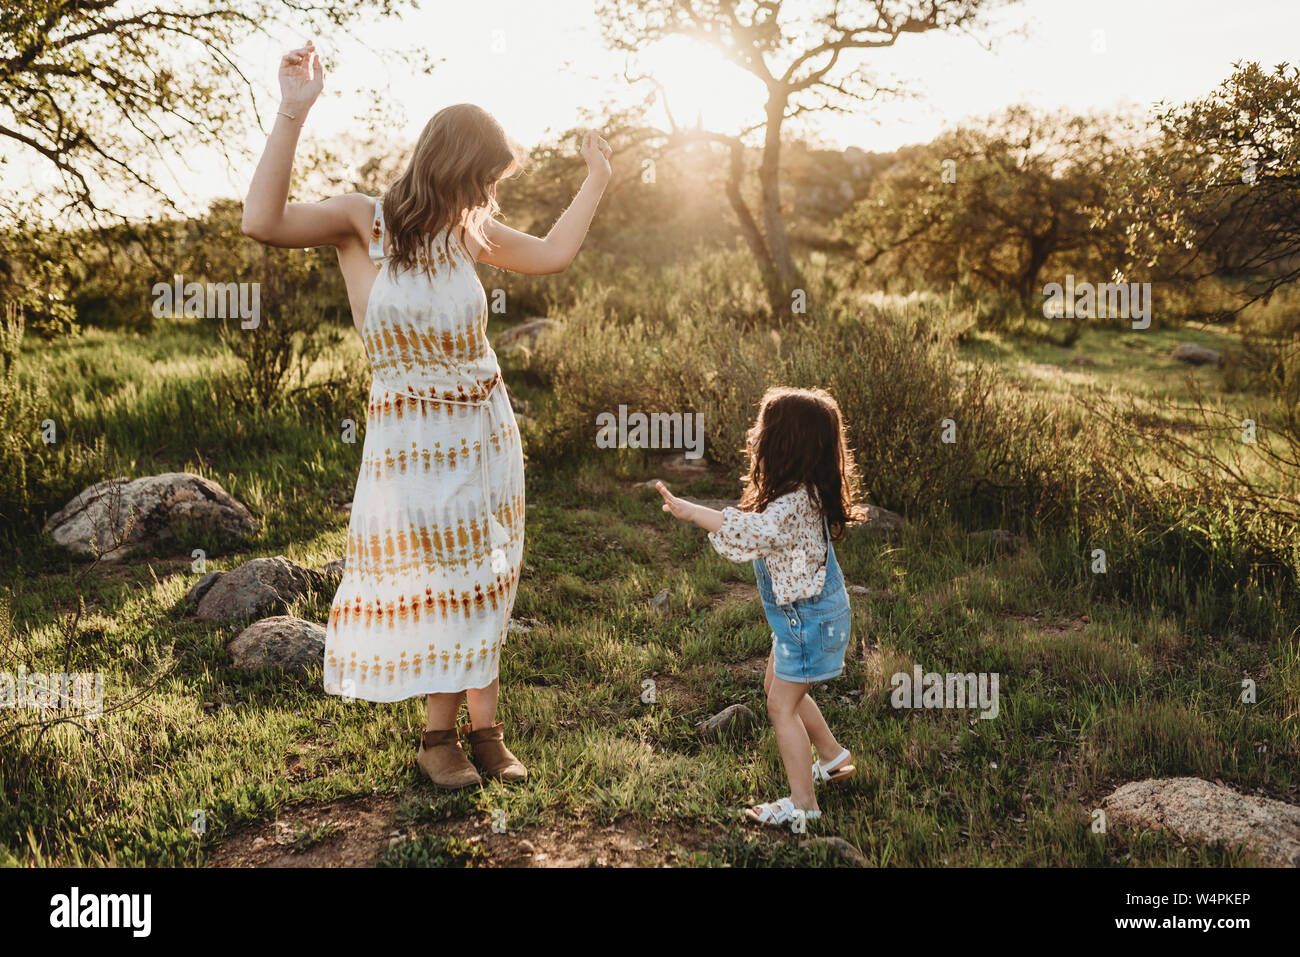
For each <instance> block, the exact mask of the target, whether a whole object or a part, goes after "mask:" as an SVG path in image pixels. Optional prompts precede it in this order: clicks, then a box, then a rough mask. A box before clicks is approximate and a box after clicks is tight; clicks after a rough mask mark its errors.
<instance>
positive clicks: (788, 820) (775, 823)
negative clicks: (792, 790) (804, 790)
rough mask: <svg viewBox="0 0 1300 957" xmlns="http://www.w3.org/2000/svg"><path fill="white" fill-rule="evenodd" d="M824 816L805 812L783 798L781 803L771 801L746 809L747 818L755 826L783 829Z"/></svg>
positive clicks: (819, 812)
mask: <svg viewBox="0 0 1300 957" xmlns="http://www.w3.org/2000/svg"><path fill="white" fill-rule="evenodd" d="M821 816H822V812H821V811H804V810H801V809H800V808H797V807H795V806H794V801H792V800H790V799H789V798H788V797H783V798H781V800H779V801H769V802H768V803H766V804H754V805H751V806H750V807H747V808H745V817H747V818H749V819H750V820H751V821H753V822H754V823H755V824H766V825H768V826H770V827H781V826H783V825H786V824H790V825H791V826H792V827H793V826H794V825H795V824H797V823H798V822H799V821H801V820H802V821H805V822H806V821H815V820H817V819H818V818H819V817H821Z"/></svg>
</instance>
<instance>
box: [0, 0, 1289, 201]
mask: <svg viewBox="0 0 1300 957" xmlns="http://www.w3.org/2000/svg"><path fill="white" fill-rule="evenodd" d="M789 2H791V3H795V2H797V0H789ZM421 5H422V9H421V10H419V11H412V12H408V13H405V14H404V15H403V17H402V19H401V21H400V22H397V21H393V22H388V23H377V24H374V25H371V26H368V27H365V28H363V29H362V30H361V31H360V33H361V38H362V43H358V42H356V41H354V40H351V39H348V38H346V37H342V36H340V37H330V36H318V37H315V38H314V39H315V40H316V43H317V46H318V48H319V49H320V50H321V51H322V53H323V54H324V56H325V60H326V66H327V71H328V74H327V78H326V95H325V97H324V98H323V100H322V102H321V103H319V104H318V105H317V108H316V109H315V110H314V111H313V113H312V116H311V119H310V121H309V125H308V127H307V130H306V131H305V134H304V135H305V137H306V138H308V139H312V140H315V141H320V142H327V141H329V139H330V138H331V137H336V136H339V135H341V134H345V133H346V132H348V131H349V130H350V129H355V128H356V123H357V121H356V118H357V117H358V116H360V115H362V114H364V113H366V112H367V111H368V110H371V109H373V108H374V107H375V106H376V105H378V106H380V107H381V108H382V109H384V110H386V111H388V112H390V113H392V114H393V115H394V116H395V119H394V121H393V123H392V125H391V130H392V135H393V137H394V140H395V141H397V142H401V141H407V140H410V139H413V138H414V136H415V135H416V134H417V133H418V131H419V129H420V127H421V126H423V124H424V122H425V121H426V120H427V118H428V117H429V116H430V115H431V114H432V113H433V112H434V111H435V110H437V109H438V108H440V107H441V106H444V105H446V104H448V103H455V102H461V101H472V102H476V103H478V104H480V105H482V106H483V107H485V108H487V109H488V110H490V111H491V112H493V113H494V114H495V115H496V116H497V117H498V118H499V119H500V120H501V122H502V124H503V125H504V126H505V128H506V130H507V132H509V133H510V135H511V136H513V137H514V138H515V139H516V140H518V141H520V142H521V143H523V144H524V145H526V146H528V145H533V144H535V143H536V142H538V141H539V140H540V139H542V138H543V137H545V136H546V134H547V132H548V131H549V130H559V129H565V128H567V127H569V126H571V125H573V124H574V123H575V122H577V120H578V117H579V115H580V113H581V111H582V110H583V109H584V108H587V109H596V108H599V107H600V106H601V104H602V103H604V102H606V101H608V100H610V99H615V100H618V99H628V98H631V97H632V96H633V95H637V96H639V95H640V92H641V91H637V93H636V94H633V93H631V92H630V91H629V90H628V88H627V85H626V83H625V82H624V81H623V80H622V73H623V68H624V61H623V56H622V55H621V54H614V53H611V52H610V51H608V50H606V49H605V48H604V46H603V44H602V42H601V38H600V32H599V29H598V26H597V24H596V21H595V17H594V14H593V7H594V3H593V2H592V0H474V2H456V3H447V2H438V0H423V2H422V4H421ZM1016 31H1023V32H1016ZM1297 37H1300V0H1234V2H1229V3H1225V2H1223V0H1086V2H1084V0H1022V2H1021V3H1019V4H1017V5H1014V6H1012V7H1010V8H1009V9H1007V10H1006V11H1005V12H1003V13H1002V14H1001V15H1000V16H999V18H998V22H997V24H996V26H995V28H994V29H993V30H991V31H989V32H988V33H987V34H983V35H981V37H980V39H981V40H984V41H991V42H992V43H993V44H994V49H993V50H992V51H991V52H990V51H989V50H986V49H984V48H983V47H982V46H981V44H980V42H979V41H978V40H977V39H976V38H973V37H969V36H961V35H952V36H946V35H939V34H929V35H920V36H909V37H904V38H903V39H902V40H901V41H900V42H899V43H898V44H897V45H896V46H895V47H893V48H891V49H887V50H881V51H871V52H870V53H869V54H868V55H869V56H870V60H869V61H867V62H869V63H870V65H871V67H872V68H873V70H875V71H876V72H877V73H879V74H881V75H883V76H884V77H886V78H891V77H892V78H895V79H897V80H900V81H903V82H904V83H905V85H906V86H907V87H908V88H909V89H912V90H915V91H916V93H918V94H919V99H917V98H910V99H908V100H906V101H903V102H895V103H878V104H872V105H870V106H869V107H867V108H866V109H865V110H864V112H863V113H862V114H860V115H857V116H823V117H819V118H818V121H817V122H818V124H819V128H818V130H817V132H818V134H819V135H820V136H821V137H822V138H823V139H825V140H826V141H828V142H829V143H833V144H835V145H838V146H850V145H856V146H861V147H863V148H866V149H874V150H882V149H892V148H894V147H897V146H900V145H902V144H904V143H909V142H918V141H924V140H927V139H929V138H931V137H933V136H934V135H935V134H936V133H937V132H938V131H939V130H940V129H941V128H942V127H944V126H945V125H948V124H951V123H953V122H955V121H958V120H961V119H962V118H964V117H968V116H971V115H983V114H987V113H990V112H994V111H996V110H998V109H1000V108H1001V107H1003V106H1005V105H1007V104H1010V103H1016V102H1029V103H1032V104H1035V105H1038V106H1042V107H1048V108H1056V107H1067V108H1071V109H1075V110H1091V109H1111V108H1115V107H1123V106H1136V107H1139V108H1145V107H1146V106H1148V105H1149V104H1151V103H1152V102H1154V101H1156V100H1160V99H1162V98H1163V99H1169V100H1177V101H1181V100H1185V99H1189V98H1193V97H1197V96H1200V95H1203V94H1204V93H1206V92H1208V91H1209V90H1210V89H1211V88H1212V87H1213V86H1215V85H1216V84H1217V83H1218V82H1219V81H1220V80H1222V79H1223V78H1224V77H1225V76H1227V75H1228V73H1229V72H1230V71H1231V64H1232V62H1233V61H1234V60H1237V59H1256V60H1260V61H1262V62H1263V63H1265V64H1268V65H1272V64H1275V63H1279V62H1282V61H1284V60H1287V59H1288V58H1291V59H1292V60H1294V58H1295V56H1296V48H1295V46H1294V44H1295V40H1296V38H1297ZM305 39H306V37H305V36H303V35H296V36H286V37H277V38H274V39H272V40H268V39H267V38H263V37H258V38H255V39H252V40H250V41H249V42H247V43H245V44H244V45H243V46H242V47H240V48H239V49H238V50H237V51H234V53H235V56H236V57H237V59H238V60H239V61H240V62H242V63H243V64H244V66H245V70H246V72H247V73H248V74H249V76H250V77H252V78H253V79H254V80H255V81H260V82H261V83H262V84H263V85H264V87H265V89H266V90H267V97H266V99H265V100H264V101H263V109H262V114H263V116H264V118H265V120H266V121H268V122H269V119H270V117H271V115H272V114H273V112H274V104H275V102H276V94H275V92H274V91H275V90H276V80H275V68H276V64H277V60H278V56H279V54H280V53H281V52H283V51H284V50H285V49H288V48H289V47H291V46H294V45H296V44H298V43H300V42H302V41H303V40H305ZM415 42H419V43H424V44H427V50H428V52H429V53H430V54H431V55H432V56H433V57H434V58H435V59H442V60H443V61H444V62H442V63H441V64H440V65H439V66H438V67H437V69H436V70H435V71H434V73H433V74H432V75H429V76H423V75H420V76H411V75H410V74H409V73H407V72H406V71H405V70H404V69H403V68H402V64H401V62H400V61H398V60H395V59H393V58H392V57H386V56H385V51H386V50H390V49H400V48H404V47H408V46H409V45H410V44H412V43H415ZM640 65H641V66H642V67H643V68H645V67H648V68H649V69H650V70H651V71H652V72H653V73H654V74H655V75H656V76H657V77H658V78H659V79H660V80H661V81H662V82H663V83H664V84H665V85H666V87H667V88H668V90H669V93H670V96H671V98H672V100H673V102H674V104H675V105H674V112H675V113H676V114H677V115H678V118H679V120H691V121H693V120H694V119H695V117H696V115H697V114H701V115H702V116H703V118H704V120H705V122H706V123H707V124H709V125H710V126H716V127H719V128H730V129H738V128H740V127H741V126H743V125H746V124H748V123H750V122H753V121H754V120H755V119H756V118H757V115H758V113H757V111H758V109H759V108H760V107H761V102H762V92H761V87H758V86H757V81H756V80H754V79H753V78H752V77H749V76H748V75H747V74H745V73H744V72H743V71H741V70H739V68H736V67H732V66H731V65H730V64H728V63H726V62H725V61H723V60H721V59H720V58H717V57H715V56H713V54H712V53H711V52H710V51H708V50H702V49H692V48H690V47H688V46H687V45H685V44H678V45H676V46H674V47H670V48H669V49H666V50H658V51H644V52H643V54H642V62H641V64H640ZM361 86H370V87H373V88H378V89H380V90H382V91H383V92H382V93H381V94H380V96H381V99H382V102H381V103H380V104H374V103H371V102H368V101H367V100H366V99H364V98H362V97H359V96H356V95H355V94H353V93H352V92H350V91H353V90H355V89H356V88H358V87H361ZM249 145H250V147H252V148H254V149H255V150H256V149H260V145H261V139H260V136H258V137H254V138H253V139H252V140H250V141H249ZM189 165H190V167H191V169H192V172H190V173H186V174H184V180H185V181H184V182H183V183H182V184H181V187H182V188H183V190H184V192H185V194H186V195H188V197H189V199H190V201H191V202H190V203H186V204H185V205H191V204H195V205H196V204H199V203H202V202H203V201H204V200H206V199H207V198H208V197H210V196H213V195H238V194H241V193H242V192H243V189H244V188H245V186H246V184H247V178H248V175H249V174H250V172H251V160H250V161H249V163H248V164H241V165H240V166H239V167H238V168H236V169H233V170H232V169H228V168H226V167H225V165H224V164H223V163H218V162H217V160H216V158H206V157H195V158H192V161H191V162H190V164H189ZM6 178H8V176H7V177H6Z"/></svg>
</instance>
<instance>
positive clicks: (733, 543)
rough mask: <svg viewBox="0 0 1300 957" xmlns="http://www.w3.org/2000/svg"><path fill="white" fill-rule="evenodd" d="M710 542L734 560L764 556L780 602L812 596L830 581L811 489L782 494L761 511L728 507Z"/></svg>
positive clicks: (710, 535)
mask: <svg viewBox="0 0 1300 957" xmlns="http://www.w3.org/2000/svg"><path fill="white" fill-rule="evenodd" d="M709 541H710V542H711V543H712V545H713V547H714V549H715V550H716V551H717V553H718V554H719V555H721V556H722V557H723V558H726V559H730V560H731V561H733V562H750V561H753V560H754V559H756V558H761V559H763V561H764V563H765V564H766V565H767V571H768V574H769V575H771V576H772V592H773V593H774V594H775V596H776V600H777V603H778V604H781V605H787V604H789V603H791V602H794V601H798V600H799V599H800V598H812V597H814V596H816V595H818V594H820V593H821V590H822V586H823V585H824V584H825V583H826V536H825V531H824V529H823V528H822V515H821V512H820V511H819V510H818V508H817V506H816V505H814V504H813V501H812V498H811V497H810V496H809V495H808V491H807V489H802V488H801V489H799V490H798V491H794V492H790V493H789V494H786V495H782V496H781V497H780V498H777V499H774V500H772V501H771V502H769V503H768V505H767V508H765V509H764V510H763V511H761V512H742V511H741V510H740V509H738V508H724V509H723V510H722V526H721V527H720V528H719V529H718V530H717V531H716V532H710V533H709Z"/></svg>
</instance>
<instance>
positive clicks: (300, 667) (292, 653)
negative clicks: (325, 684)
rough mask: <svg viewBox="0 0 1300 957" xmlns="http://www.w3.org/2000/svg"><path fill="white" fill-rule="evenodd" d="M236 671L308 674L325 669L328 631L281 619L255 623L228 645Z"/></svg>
mask: <svg viewBox="0 0 1300 957" xmlns="http://www.w3.org/2000/svg"><path fill="white" fill-rule="evenodd" d="M226 650H227V651H229V652H230V656H231V657H232V658H233V659H234V664H235V667H236V668H279V669H280V670H281V671H287V672H294V673H297V674H305V673H306V672H308V671H310V670H311V669H313V668H324V666H325V629H324V628H322V627H321V626H320V625H318V624H316V623H315V622H312V621H303V620H302V619H301V618H291V617H289V616H288V615H281V616H279V617H277V618H263V619H262V620H261V621H255V622H253V623H252V624H251V625H249V626H248V627H247V628H245V629H244V630H243V631H241V632H240V633H239V635H238V636H237V637H235V638H232V639H231V641H230V643H229V644H228V645H226Z"/></svg>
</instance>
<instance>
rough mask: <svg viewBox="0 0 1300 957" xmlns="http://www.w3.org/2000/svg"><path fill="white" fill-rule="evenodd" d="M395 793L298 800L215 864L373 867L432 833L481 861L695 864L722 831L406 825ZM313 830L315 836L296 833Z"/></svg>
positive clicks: (234, 842)
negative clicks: (307, 801)
mask: <svg viewBox="0 0 1300 957" xmlns="http://www.w3.org/2000/svg"><path fill="white" fill-rule="evenodd" d="M398 805H399V801H398V799H397V798H394V797H372V798H352V799H348V800H342V801H334V802H331V803H329V804H323V805H298V806H294V807H288V808H285V809H284V810H283V811H281V813H280V815H279V818H278V820H276V821H270V822H267V823H265V824H260V825H255V826H252V827H249V828H245V829H244V830H242V831H239V832H237V833H235V834H234V835H232V836H231V837H230V838H228V839H227V840H226V841H225V842H224V843H223V844H221V846H220V847H218V848H217V849H216V850H215V851H214V852H213V854H212V857H211V859H210V861H209V866H211V867H370V866H373V865H374V864H375V863H376V862H377V861H378V860H379V858H380V857H381V856H382V855H383V854H384V853H385V851H387V850H388V849H389V848H390V847H394V846H397V845H400V844H401V843H403V842H406V841H412V840H417V839H419V838H421V837H425V836H429V835H441V836H443V837H450V836H453V835H454V836H456V837H458V838H460V839H461V840H463V841H464V843H465V845H466V846H468V847H472V848H476V853H475V857H474V864H475V865H476V866H480V867H660V866H664V865H673V864H678V863H688V862H689V860H690V858H691V855H692V853H693V852H695V851H698V850H701V849H702V848H703V847H704V846H705V845H706V844H708V843H709V842H710V841H713V840H716V839H718V837H720V836H721V831H720V830H717V831H688V830H686V829H684V828H681V827H678V826H674V825H664V824H654V823H652V822H648V821H643V820H637V819H633V818H627V819H620V820H618V821H616V822H615V823H614V824H612V825H585V824H582V825H575V826H572V827H565V828H556V827H533V828H526V829H523V830H519V831H507V832H506V833H501V834H498V833H495V832H494V831H493V830H492V822H491V821H490V820H489V819H488V818H486V817H485V816H482V815H476V816H474V817H470V818H460V819H457V820H452V821H442V822H436V823H420V824H406V825H399V824H398V823H396V816H397V810H398ZM303 834H306V835H313V836H309V837H301V836H299V837H298V839H297V840H295V835H303Z"/></svg>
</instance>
